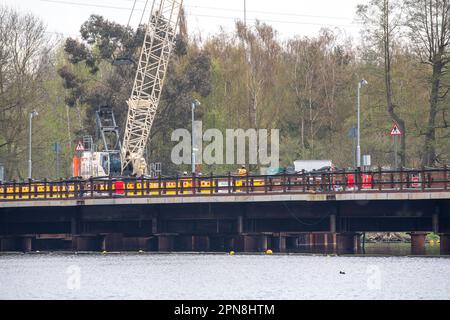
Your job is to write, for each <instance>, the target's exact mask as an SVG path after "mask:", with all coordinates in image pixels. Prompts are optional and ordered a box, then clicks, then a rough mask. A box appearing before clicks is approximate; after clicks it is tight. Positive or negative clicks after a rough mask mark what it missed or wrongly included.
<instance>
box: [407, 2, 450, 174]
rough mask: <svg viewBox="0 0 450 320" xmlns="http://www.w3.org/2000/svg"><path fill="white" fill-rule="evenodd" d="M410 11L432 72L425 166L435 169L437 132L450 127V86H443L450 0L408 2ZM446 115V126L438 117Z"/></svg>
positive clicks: (414, 36)
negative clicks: (449, 111)
mask: <svg viewBox="0 0 450 320" xmlns="http://www.w3.org/2000/svg"><path fill="white" fill-rule="evenodd" d="M405 5H406V7H407V8H408V19H407V26H408V28H409V35H410V39H411V41H412V43H413V44H414V47H415V49H416V52H417V54H418V55H419V56H420V59H421V61H422V62H423V63H425V64H427V65H429V66H430V67H431V69H432V72H431V77H430V107H429V110H428V123H427V125H426V128H425V130H424V132H423V135H424V136H425V141H424V146H423V156H422V164H423V165H424V166H432V165H434V164H435V163H437V162H438V160H439V159H438V156H437V152H436V130H437V129H439V128H449V126H448V123H447V121H446V119H445V111H443V110H444V109H442V108H443V106H442V101H443V99H444V98H445V97H446V96H447V94H448V93H449V92H450V87H449V86H446V85H445V84H444V83H443V78H444V75H445V74H446V73H447V72H448V65H449V63H450V56H449V47H450V25H449V18H450V8H449V0H405ZM441 111H442V113H443V114H444V116H443V124H439V121H438V114H440V113H441Z"/></svg>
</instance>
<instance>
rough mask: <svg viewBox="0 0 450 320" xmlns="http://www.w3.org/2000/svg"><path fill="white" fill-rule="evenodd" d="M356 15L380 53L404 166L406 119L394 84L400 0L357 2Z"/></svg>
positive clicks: (388, 107)
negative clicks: (400, 112)
mask: <svg viewBox="0 0 450 320" xmlns="http://www.w3.org/2000/svg"><path fill="white" fill-rule="evenodd" d="M358 16H359V17H360V18H362V20H363V22H364V26H365V29H364V35H365V40H366V41H368V44H369V47H370V50H373V48H375V51H376V53H377V55H379V56H381V57H383V58H382V60H383V62H382V63H383V66H384V85H385V89H386V104H387V111H388V113H389V115H390V117H391V118H392V120H393V121H395V122H396V123H397V124H398V125H399V127H400V130H401V131H402V132H403V138H402V142H401V149H400V159H401V165H402V166H406V137H407V135H406V133H407V128H406V122H405V120H404V119H402V118H401V116H400V114H399V112H398V109H399V108H400V106H399V105H398V103H397V102H396V99H395V94H394V86H393V76H392V74H393V51H394V47H395V45H396V40H397V37H398V36H399V33H400V30H401V26H402V1H401V0H371V1H370V3H369V4H368V5H359V6H358Z"/></svg>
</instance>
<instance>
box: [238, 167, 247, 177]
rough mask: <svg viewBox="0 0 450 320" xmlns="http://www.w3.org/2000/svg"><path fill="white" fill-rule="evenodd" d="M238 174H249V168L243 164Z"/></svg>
mask: <svg viewBox="0 0 450 320" xmlns="http://www.w3.org/2000/svg"><path fill="white" fill-rule="evenodd" d="M238 174H239V176H241V177H245V176H246V175H247V169H246V168H245V166H242V167H241V168H240V169H239V170H238Z"/></svg>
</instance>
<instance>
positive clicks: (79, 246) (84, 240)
mask: <svg viewBox="0 0 450 320" xmlns="http://www.w3.org/2000/svg"><path fill="white" fill-rule="evenodd" d="M102 240H103V239H101V237H99V236H77V235H75V236H72V250H74V251H100V250H102V243H101V242H102Z"/></svg>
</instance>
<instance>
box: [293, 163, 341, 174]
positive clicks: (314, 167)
mask: <svg viewBox="0 0 450 320" xmlns="http://www.w3.org/2000/svg"><path fill="white" fill-rule="evenodd" d="M294 166H295V172H297V173H299V172H303V170H304V171H305V172H313V171H318V170H321V169H324V168H333V167H334V165H333V161H331V160H297V161H294Z"/></svg>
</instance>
